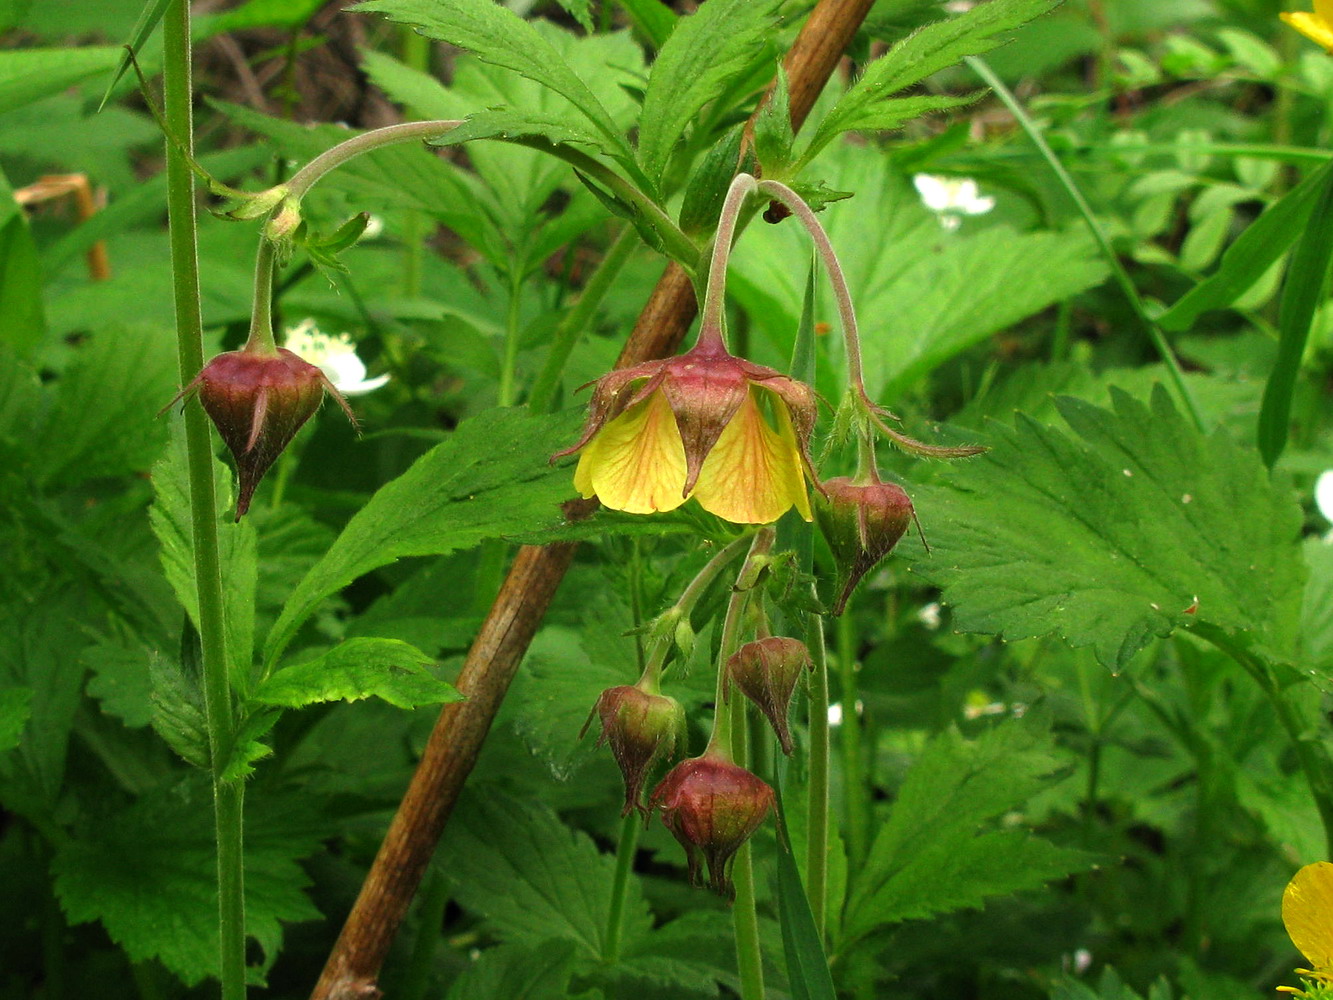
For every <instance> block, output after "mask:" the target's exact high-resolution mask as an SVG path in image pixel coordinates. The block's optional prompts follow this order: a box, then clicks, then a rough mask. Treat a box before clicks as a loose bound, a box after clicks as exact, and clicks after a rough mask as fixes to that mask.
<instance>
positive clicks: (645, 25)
mask: <svg viewBox="0 0 1333 1000" xmlns="http://www.w3.org/2000/svg"><path fill="white" fill-rule="evenodd" d="M620 6H621V7H623V8H624V9H625V13H626V14H628V15H629V17H630V20H631V21H633V22H634V24H635V26H636V27H637V28H638V29H639V30H640V31H642V32H643V33H644V35H646V36H647V38H648V41H649V42H650V43H651V45H652V47H653V48H655V49H660V48H661V47H662V45H663V44H664V43H665V42H666V40H667V39H668V38H670V37H671V32H672V30H673V29H674V28H675V27H676V21H677V17H676V15H675V14H674V13H673V12H672V10H671V8H670V7H668V6H666V5H665V4H663V3H661V2H660V0H620Z"/></svg>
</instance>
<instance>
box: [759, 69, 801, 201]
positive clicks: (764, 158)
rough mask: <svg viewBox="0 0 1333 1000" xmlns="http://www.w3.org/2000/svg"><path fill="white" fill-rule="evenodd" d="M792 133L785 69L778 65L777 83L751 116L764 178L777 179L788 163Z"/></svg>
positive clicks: (793, 140) (782, 174) (789, 97)
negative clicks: (753, 115)
mask: <svg viewBox="0 0 1333 1000" xmlns="http://www.w3.org/2000/svg"><path fill="white" fill-rule="evenodd" d="M795 141H796V135H795V133H794V132H792V128H791V95H790V92H789V90H788V88H787V72H786V70H784V69H783V68H782V66H781V65H779V66H778V75H777V82H776V83H775V84H774V85H773V90H772V92H771V93H770V94H769V96H768V99H767V100H766V101H764V103H763V106H762V107H760V109H759V112H758V114H756V115H755V119H754V154H755V156H756V157H757V158H758V160H759V164H760V166H762V167H763V171H764V176H765V177H773V178H778V179H781V178H782V177H783V176H785V173H786V169H787V167H788V166H789V165H790V164H791V147H792V143H793V142H795Z"/></svg>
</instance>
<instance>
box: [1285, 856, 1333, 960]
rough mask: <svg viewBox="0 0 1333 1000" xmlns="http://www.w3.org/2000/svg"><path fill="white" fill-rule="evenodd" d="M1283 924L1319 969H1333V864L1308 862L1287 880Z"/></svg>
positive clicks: (1299, 947)
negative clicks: (1309, 863)
mask: <svg viewBox="0 0 1333 1000" xmlns="http://www.w3.org/2000/svg"><path fill="white" fill-rule="evenodd" d="M1282 923H1283V924H1285V925H1286V927H1287V933H1288V934H1290V935H1291V943H1292V944H1294V945H1295V946H1296V949H1297V950H1298V951H1299V952H1300V953H1301V954H1302V955H1304V956H1305V957H1306V959H1307V960H1308V961H1309V963H1310V965H1311V967H1312V968H1313V969H1314V970H1315V971H1316V972H1326V971H1328V970H1330V969H1333V864H1329V863H1328V862H1327V861H1316V862H1315V863H1314V864H1312V865H1306V866H1305V867H1304V868H1302V869H1301V870H1300V871H1298V872H1297V873H1296V875H1295V877H1294V878H1293V879H1292V880H1291V881H1290V882H1288V883H1287V889H1286V891H1285V892H1283V893H1282Z"/></svg>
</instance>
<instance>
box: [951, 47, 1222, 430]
mask: <svg viewBox="0 0 1333 1000" xmlns="http://www.w3.org/2000/svg"><path fill="white" fill-rule="evenodd" d="M966 62H967V65H968V66H969V67H971V69H972V72H974V73H976V74H977V76H979V77H981V79H982V80H983V81H984V82H985V83H986V85H987V86H988V87H990V88H991V89H992V90H993V91H995V95H996V96H997V97H999V99H1000V100H1001V101H1002V102H1003V103H1004V106H1005V107H1006V108H1008V109H1009V113H1010V114H1012V115H1013V116H1014V118H1015V120H1016V121H1017V122H1018V124H1019V126H1020V127H1021V128H1022V129H1023V131H1024V132H1025V133H1027V137H1028V138H1029V139H1030V140H1032V143H1033V145H1035V146H1036V147H1037V149H1038V151H1039V152H1040V153H1041V155H1042V158H1043V159H1044V160H1045V161H1046V163H1047V164H1048V165H1049V166H1050V168H1051V170H1052V171H1053V172H1054V173H1055V176H1056V178H1057V179H1058V180H1059V181H1060V185H1061V186H1062V187H1063V188H1064V189H1065V191H1066V193H1068V195H1069V197H1070V198H1072V199H1073V201H1074V205H1075V206H1076V207H1077V208H1078V212H1079V214H1080V215H1081V216H1082V217H1083V221H1084V223H1085V224H1086V225H1087V227H1088V230H1089V232H1091V233H1092V238H1093V239H1094V240H1096V241H1097V245H1098V247H1100V248H1101V251H1102V255H1103V256H1104V257H1105V258H1106V262H1107V263H1108V264H1109V265H1110V266H1111V273H1112V274H1113V275H1114V276H1115V280H1116V284H1118V285H1119V286H1120V290H1121V291H1122V292H1124V295H1125V298H1126V299H1128V300H1129V305H1130V308H1131V309H1133V310H1134V313H1135V315H1137V316H1138V318H1139V321H1140V322H1141V323H1142V324H1143V326H1144V327H1145V329H1147V331H1148V337H1149V339H1151V340H1152V342H1153V346H1154V347H1155V348H1156V349H1157V354H1158V356H1159V357H1160V358H1161V359H1162V364H1163V365H1165V366H1166V372H1167V376H1168V378H1169V379H1170V381H1171V385H1172V387H1173V388H1174V389H1175V391H1176V396H1177V397H1178V399H1179V401H1180V403H1181V404H1182V405H1183V406H1184V407H1185V411H1186V412H1187V413H1188V414H1189V416H1190V420H1191V421H1193V423H1194V426H1195V428H1196V429H1197V430H1199V431H1201V432H1202V431H1203V430H1204V425H1203V417H1202V415H1201V414H1200V413H1199V407H1198V405H1197V404H1196V403H1195V401H1194V396H1193V395H1192V394H1191V393H1190V390H1189V386H1187V385H1186V384H1185V375H1184V372H1182V371H1181V368H1180V363H1179V362H1178V361H1177V360H1176V355H1175V352H1174V351H1172V350H1171V345H1170V344H1169V343H1167V340H1166V335H1165V334H1164V333H1162V328H1161V327H1159V326H1158V325H1157V324H1156V323H1155V322H1154V321H1153V319H1152V317H1151V316H1149V315H1148V307H1147V304H1146V303H1144V301H1143V297H1142V296H1140V295H1139V290H1138V289H1137V288H1136V287H1134V281H1133V279H1132V278H1130V276H1129V272H1128V271H1126V270H1125V266H1124V265H1123V264H1121V263H1120V258H1119V256H1117V255H1116V252H1115V248H1114V247H1112V246H1111V241H1110V240H1109V239H1108V238H1107V236H1106V232H1105V231H1104V230H1103V229H1102V227H1101V224H1100V223H1099V222H1098V221H1097V217H1096V216H1095V215H1094V214H1093V212H1092V206H1091V205H1089V204H1088V199H1087V198H1085V197H1083V192H1082V190H1080V189H1079V186H1078V184H1076V183H1075V182H1074V178H1073V177H1071V176H1070V174H1069V171H1068V170H1066V169H1065V165H1064V163H1062V162H1061V161H1060V158H1059V157H1058V156H1056V155H1055V151H1054V150H1053V149H1051V147H1050V145H1049V144H1048V143H1047V142H1046V138H1045V136H1043V135H1042V134H1041V130H1040V129H1039V128H1038V127H1037V123H1036V122H1034V121H1033V120H1032V118H1031V117H1030V116H1029V115H1028V113H1027V111H1026V110H1025V109H1024V108H1023V106H1022V105H1021V104H1019V103H1018V98H1017V97H1015V96H1014V94H1013V91H1011V90H1010V89H1009V88H1008V87H1006V86H1005V84H1004V81H1003V80H1001V79H1000V78H999V77H998V76H996V75H995V72H994V71H993V70H992V69H991V68H990V66H988V65H987V64H986V62H985V61H984V60H982V59H979V58H977V57H975V56H968V57H967V60H966Z"/></svg>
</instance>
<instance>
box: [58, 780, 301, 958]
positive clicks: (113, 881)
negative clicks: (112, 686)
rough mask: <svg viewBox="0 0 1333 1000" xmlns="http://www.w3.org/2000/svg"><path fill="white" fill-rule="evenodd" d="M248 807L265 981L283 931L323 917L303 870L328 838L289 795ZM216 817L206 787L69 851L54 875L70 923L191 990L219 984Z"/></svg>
mask: <svg viewBox="0 0 1333 1000" xmlns="http://www.w3.org/2000/svg"><path fill="white" fill-rule="evenodd" d="M246 798H247V803H246V805H247V809H246V830H245V915H246V931H247V933H248V934H249V935H250V936H251V937H252V938H254V939H255V940H256V941H257V942H258V943H259V946H260V947H261V948H262V949H263V952H264V962H263V965H262V966H261V970H260V971H261V974H262V971H263V969H267V967H268V966H269V965H271V964H272V963H273V960H274V959H275V958H276V957H277V954H278V950H279V948H280V947H281V944H282V926H281V925H282V923H283V922H291V921H301V920H312V919H316V918H318V917H319V911H318V910H316V909H315V908H314V906H313V905H311V903H310V900H309V899H307V898H306V895H305V892H304V891H303V890H304V888H305V887H306V886H307V885H309V884H310V882H309V879H308V878H307V877H306V874H305V872H304V871H302V869H301V866H300V865H299V864H298V863H297V862H298V860H299V859H300V858H302V857H304V856H306V855H307V854H309V853H311V852H312V851H313V850H315V849H316V848H317V847H318V844H319V838H320V836H321V830H320V828H319V826H318V825H317V824H316V823H315V822H314V821H313V817H312V816H311V815H310V811H309V808H308V807H303V806H302V805H301V804H300V803H299V802H298V801H296V799H295V797H294V796H292V795H290V794H285V795H284V796H283V797H282V800H281V802H280V803H276V802H272V801H269V802H265V801H264V800H263V799H261V798H258V797H256V796H252V795H249V794H247V796H246ZM212 814H213V810H212V796H211V794H210V792H209V790H208V789H207V788H206V787H205V786H204V785H203V783H202V782H200V783H198V784H190V785H187V786H185V788H183V789H182V790H181V791H180V792H174V791H173V792H160V793H156V794H154V795H151V796H146V797H144V798H143V799H140V800H139V801H138V802H136V803H135V804H134V805H132V806H130V807H129V808H127V809H123V810H121V811H119V812H116V813H113V814H111V815H108V816H105V817H100V818H99V819H98V820H97V821H96V822H95V823H91V824H89V825H88V827H87V828H86V829H85V830H84V831H82V833H81V834H80V835H77V836H75V837H73V838H70V839H68V840H65V841H62V843H61V845H60V847H59V849H58V850H57V852H56V856H55V859H54V860H53V861H52V863H51V869H52V872H53V874H54V877H55V891H56V894H57V896H58V897H59V899H60V904H61V907H62V908H63V909H64V911H65V915H66V917H67V918H68V920H69V921H70V923H73V924H80V923H87V922H89V921H92V920H100V921H101V923H102V925H103V926H104V927H105V928H106V931H107V933H108V934H109V935H110V936H111V939H112V940H113V941H115V942H116V943H117V944H119V945H120V946H121V947H122V948H124V949H125V953H126V954H127V955H128V956H129V958H130V960H131V961H136V962H142V961H147V960H149V959H154V958H155V959H157V960H158V961H160V962H161V963H162V964H163V965H164V966H166V967H167V968H168V969H169V970H170V971H171V972H172V973H174V974H175V975H176V976H178V977H180V979H181V980H183V981H184V982H185V983H186V984H188V985H195V984H197V983H199V982H201V981H203V980H204V979H205V978H207V977H209V976H213V975H216V971H217V965H218V925H217V924H218V921H217V882H216V870H217V868H216V861H215V850H216V847H215V844H214V835H213V815H212Z"/></svg>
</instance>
